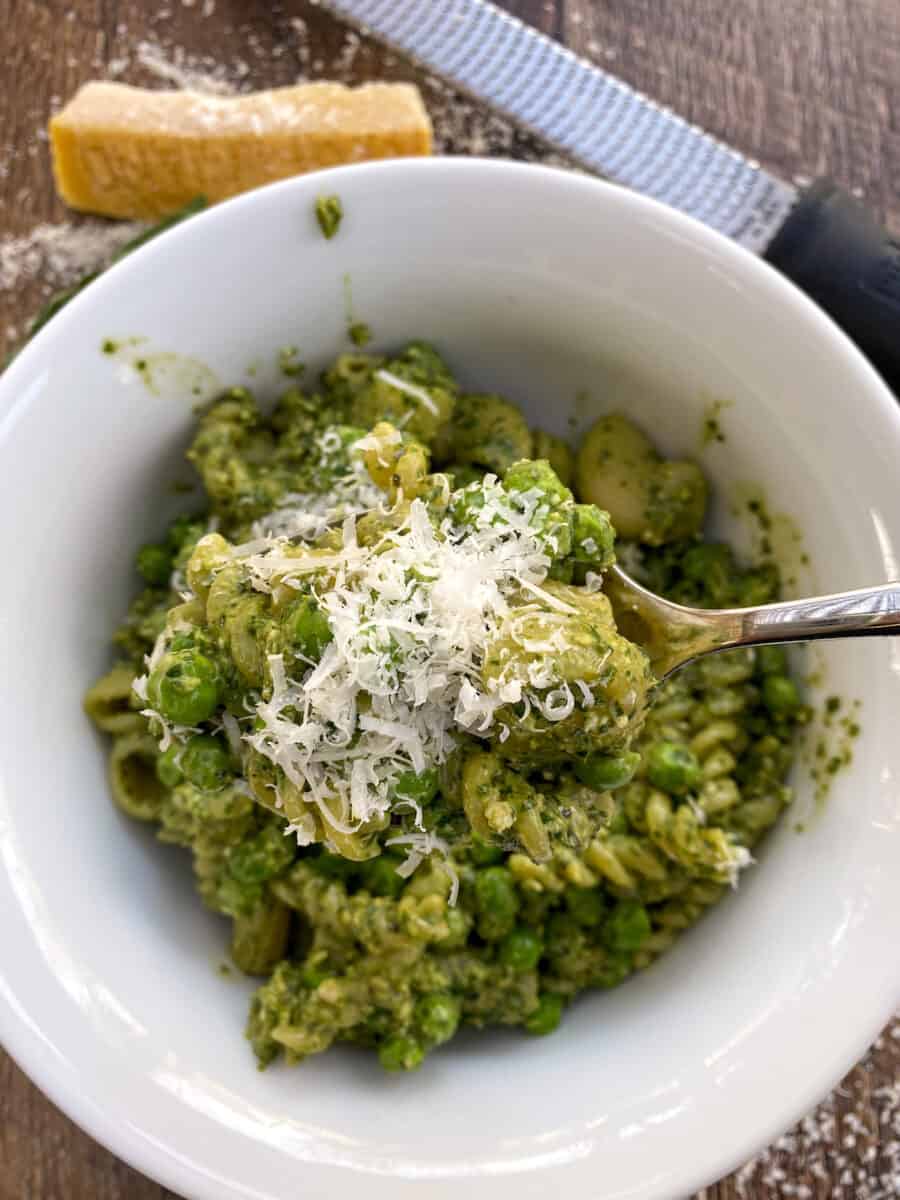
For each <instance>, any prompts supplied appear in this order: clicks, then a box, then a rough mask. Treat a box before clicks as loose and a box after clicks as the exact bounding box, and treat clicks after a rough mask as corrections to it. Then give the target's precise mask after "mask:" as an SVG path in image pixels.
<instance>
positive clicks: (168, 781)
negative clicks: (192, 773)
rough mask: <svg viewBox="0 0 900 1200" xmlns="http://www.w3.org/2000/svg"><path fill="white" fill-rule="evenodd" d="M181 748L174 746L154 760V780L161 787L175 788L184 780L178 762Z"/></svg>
mask: <svg viewBox="0 0 900 1200" xmlns="http://www.w3.org/2000/svg"><path fill="white" fill-rule="evenodd" d="M181 750H182V747H181V746H179V745H177V744H175V745H172V746H170V747H169V748H168V750H164V751H163V752H162V754H161V755H160V756H159V758H158V759H157V760H156V778H157V779H158V780H159V782H160V783H161V784H162V785H163V787H167V788H173V787H177V786H178V785H179V783H181V781H182V779H184V772H183V771H182V769H181V764H180V762H179V760H180V758H181Z"/></svg>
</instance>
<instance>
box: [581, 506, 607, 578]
mask: <svg viewBox="0 0 900 1200" xmlns="http://www.w3.org/2000/svg"><path fill="white" fill-rule="evenodd" d="M571 521H572V557H573V559H574V560H575V561H576V562H581V563H587V564H588V565H589V566H593V567H605V566H608V565H609V564H610V563H611V562H612V561H613V558H614V555H613V543H614V542H615V539H616V534H615V530H614V529H613V527H612V524H611V522H610V519H609V513H607V512H604V511H603V509H602V508H598V507H597V505H596V504H576V505H574V507H573V508H572V515H571Z"/></svg>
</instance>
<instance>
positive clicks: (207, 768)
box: [181, 733, 234, 792]
mask: <svg viewBox="0 0 900 1200" xmlns="http://www.w3.org/2000/svg"><path fill="white" fill-rule="evenodd" d="M181 769H182V771H183V772H184V774H185V776H186V777H187V778H188V779H189V780H190V782H191V783H192V784H194V786H195V787H198V788H200V789H201V791H204V792H216V791H218V790H219V788H223V787H224V786H225V784H226V783H227V782H228V781H229V779H231V778H232V777H233V775H234V771H233V770H232V766H231V754H230V753H229V751H228V746H227V745H226V744H225V742H224V741H223V740H222V739H221V738H219V737H214V736H213V735H212V734H209V733H198V734H197V735H196V737H192V738H191V739H190V741H189V742H188V744H187V745H186V746H185V748H184V752H183V753H182V755H181Z"/></svg>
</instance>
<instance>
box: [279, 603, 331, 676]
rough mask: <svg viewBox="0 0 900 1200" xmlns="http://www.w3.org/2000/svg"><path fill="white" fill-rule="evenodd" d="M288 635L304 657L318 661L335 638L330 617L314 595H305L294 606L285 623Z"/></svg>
mask: <svg viewBox="0 0 900 1200" xmlns="http://www.w3.org/2000/svg"><path fill="white" fill-rule="evenodd" d="M285 628H286V632H287V636H288V637H289V638H290V640H291V642H292V643H293V645H294V646H295V647H296V648H297V650H298V651H299V653H300V654H302V655H303V657H304V658H310V659H312V660H313V662H318V661H319V659H320V658H321V657H322V655H323V653H324V651H325V647H326V646H327V645H328V643H329V642H330V641H331V640H332V639H333V638H334V634H333V633H332V632H331V626H330V625H329V624H328V618H327V616H326V615H325V613H323V612H322V610H321V608H319V606H318V604H316V602H315V600H314V599H313V598H312V596H303V597H302V598H301V599H300V600H298V601H297V603H296V604H295V605H294V606H293V608H292V609H291V610H290V613H289V614H288V617H287V621H286V623H285Z"/></svg>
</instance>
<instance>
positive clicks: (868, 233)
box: [765, 179, 900, 395]
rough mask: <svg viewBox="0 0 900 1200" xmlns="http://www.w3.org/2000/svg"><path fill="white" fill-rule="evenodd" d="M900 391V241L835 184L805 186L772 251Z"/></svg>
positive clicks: (779, 264) (781, 266)
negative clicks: (891, 235)
mask: <svg viewBox="0 0 900 1200" xmlns="http://www.w3.org/2000/svg"><path fill="white" fill-rule="evenodd" d="M765 257H766V259H767V260H768V261H769V262H770V263H772V265H773V266H775V267H777V268H778V270H779V271H781V272H782V273H783V274H784V275H787V277H788V278H789V279H791V280H793V282H794V283H796V284H797V285H798V286H799V287H800V288H802V289H803V291H804V292H806V293H807V295H809V296H811V297H812V298H813V300H815V301H816V302H817V303H818V304H819V305H821V307H822V308H824V309H825V311H826V312H827V313H829V314H830V315H831V317H833V319H834V320H835V321H836V322H837V323H838V325H840V326H841V328H842V329H843V330H844V332H845V333H847V334H848V335H849V336H850V337H851V338H852V340H853V341H854V342H856V344H857V346H859V348H860V349H861V350H862V351H863V352H864V353H865V354H866V355H868V357H869V359H870V360H871V361H872V363H873V364H874V365H875V366H876V367H877V368H878V370H879V371H880V372H881V374H882V375H883V376H884V378H885V380H886V381H887V383H888V384H889V385H890V387H891V388H893V390H894V391H895V392H896V393H897V394H898V395H900V244H898V243H897V242H896V241H894V240H893V239H892V238H891V237H890V236H889V235H888V234H887V233H886V232H885V231H884V230H883V229H882V228H881V226H880V225H879V224H878V222H877V221H876V220H875V219H874V218H873V216H872V214H871V213H870V212H868V210H867V209H866V208H865V207H864V206H863V205H862V204H860V203H859V202H858V201H857V200H855V199H854V198H853V197H852V196H850V195H848V194H847V193H846V192H845V191H843V190H842V189H841V188H839V187H838V186H837V184H835V183H833V182H832V181H831V180H830V179H820V180H818V181H817V182H816V183H814V184H813V185H812V186H811V187H810V188H809V189H808V190H807V191H805V192H804V193H803V194H802V195H801V197H800V199H799V200H798V202H797V204H796V205H795V207H794V209H793V210H792V212H791V213H790V215H789V216H788V218H787V220H786V221H785V223H784V224H783V225H782V227H781V229H780V230H779V231H778V233H777V234H776V235H775V237H774V239H773V240H772V242H771V243H770V245H769V247H768V249H767V250H766V252H765Z"/></svg>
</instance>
